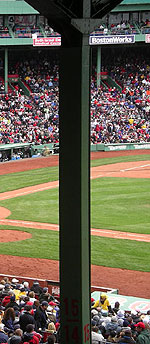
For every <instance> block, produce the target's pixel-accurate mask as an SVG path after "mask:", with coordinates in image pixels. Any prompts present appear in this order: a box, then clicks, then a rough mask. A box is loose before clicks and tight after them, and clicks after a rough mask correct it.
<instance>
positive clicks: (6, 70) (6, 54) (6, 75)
mask: <svg viewBox="0 0 150 344" xmlns="http://www.w3.org/2000/svg"><path fill="white" fill-rule="evenodd" d="M5 93H8V49H7V48H5Z"/></svg>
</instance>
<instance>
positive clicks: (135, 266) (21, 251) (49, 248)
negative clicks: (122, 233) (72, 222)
mask: <svg viewBox="0 0 150 344" xmlns="http://www.w3.org/2000/svg"><path fill="white" fill-rule="evenodd" d="M1 229H4V230H5V229H12V231H13V230H15V231H16V230H19V231H20V230H21V231H22V230H24V231H25V232H29V233H31V234H32V239H27V240H22V241H18V242H17V241H16V242H10V243H0V252H1V254H4V255H5V254H7V255H13V256H20V257H31V258H41V259H52V260H58V259H59V234H58V232H52V231H47V230H39V229H38V230H36V229H30V228H26V229H22V228H19V227H15V228H14V227H12V226H0V230H1ZM70 236H71V233H70ZM77 249H78V247H77ZM91 264H95V265H102V266H108V267H113V268H120V269H128V270H137V271H150V244H149V243H143V242H137V241H130V240H121V239H111V238H102V237H92V238H91Z"/></svg>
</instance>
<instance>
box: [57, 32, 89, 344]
mask: <svg viewBox="0 0 150 344" xmlns="http://www.w3.org/2000/svg"><path fill="white" fill-rule="evenodd" d="M78 36H79V37H78ZM76 38H77V40H76V42H77V41H78V42H80V43H79V44H78V46H75V47H66V48H65V47H64V48H62V49H61V58H60V87H59V88H60V110H59V112H60V162H59V169H60V172H59V177H60V188H59V190H60V196H59V215H60V286H61V291H60V300H61V344H76V343H79V344H81V343H82V344H83V343H91V338H90V284H91V283H90V115H89V107H90V47H89V45H88V37H83V35H81V34H79V33H78V34H77V37H76Z"/></svg>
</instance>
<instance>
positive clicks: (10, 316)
mask: <svg viewBox="0 0 150 344" xmlns="http://www.w3.org/2000/svg"><path fill="white" fill-rule="evenodd" d="M14 321H15V311H14V309H13V308H7V309H6V310H5V312H4V316H3V319H2V323H3V324H4V326H5V327H4V329H5V331H9V330H14Z"/></svg>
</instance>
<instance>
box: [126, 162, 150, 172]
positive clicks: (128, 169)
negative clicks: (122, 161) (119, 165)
mask: <svg viewBox="0 0 150 344" xmlns="http://www.w3.org/2000/svg"><path fill="white" fill-rule="evenodd" d="M147 166H150V164H147V165H141V166H135V167H130V168H125V169H124V170H120V172H125V171H130V170H135V169H136V168H141V167H142V168H143V167H147Z"/></svg>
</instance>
